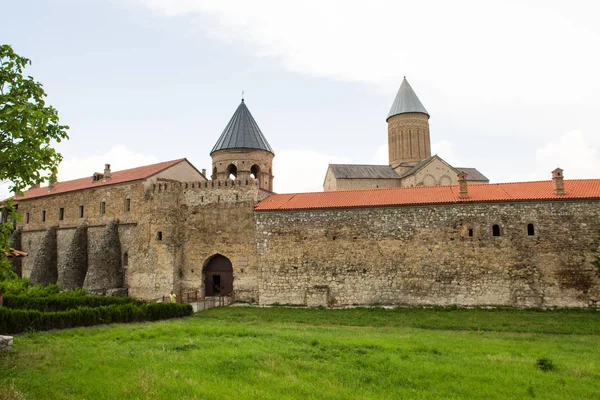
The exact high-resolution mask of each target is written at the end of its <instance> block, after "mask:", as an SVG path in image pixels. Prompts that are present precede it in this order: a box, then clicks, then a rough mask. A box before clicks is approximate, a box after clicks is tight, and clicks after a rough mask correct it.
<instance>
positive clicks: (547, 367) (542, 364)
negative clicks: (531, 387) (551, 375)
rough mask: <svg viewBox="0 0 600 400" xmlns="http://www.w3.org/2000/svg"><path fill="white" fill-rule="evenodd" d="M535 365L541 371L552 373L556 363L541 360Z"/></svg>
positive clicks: (546, 359)
mask: <svg viewBox="0 0 600 400" xmlns="http://www.w3.org/2000/svg"><path fill="white" fill-rule="evenodd" d="M535 365H536V366H537V367H538V369H539V370H540V371H544V372H547V371H552V370H553V369H554V363H553V362H552V360H550V359H548V358H540V359H538V360H537V362H536V363H535Z"/></svg>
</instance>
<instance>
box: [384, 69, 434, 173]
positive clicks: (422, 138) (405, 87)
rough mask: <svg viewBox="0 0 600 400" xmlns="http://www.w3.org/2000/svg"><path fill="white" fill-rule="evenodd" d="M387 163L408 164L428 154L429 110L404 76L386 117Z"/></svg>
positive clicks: (393, 164) (394, 165) (396, 165)
mask: <svg viewBox="0 0 600 400" xmlns="http://www.w3.org/2000/svg"><path fill="white" fill-rule="evenodd" d="M386 122H387V124H388V149H389V165H390V166H391V167H392V168H396V167H398V166H400V165H403V166H411V165H415V164H417V163H418V162H419V161H421V160H424V159H426V158H429V157H431V140H430V138H429V113H428V112H427V110H426V109H425V107H424V106H423V104H422V103H421V101H420V100H419V98H418V97H417V95H416V93H415V92H414V90H413V89H412V87H411V86H410V84H409V83H408V81H407V80H406V77H404V80H403V81H402V85H400V89H399V90H398V94H396V98H395V99H394V103H393V104H392V108H391V109H390V112H389V114H388V117H387V119H386Z"/></svg>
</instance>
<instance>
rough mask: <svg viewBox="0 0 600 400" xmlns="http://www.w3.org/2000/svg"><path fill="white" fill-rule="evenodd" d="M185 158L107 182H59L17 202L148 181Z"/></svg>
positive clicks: (116, 174)
mask: <svg viewBox="0 0 600 400" xmlns="http://www.w3.org/2000/svg"><path fill="white" fill-rule="evenodd" d="M184 160H185V158H180V159H178V160H173V161H165V162H161V163H158V164H152V165H145V166H143V167H137V168H131V169H125V170H123V171H114V172H112V177H111V178H110V179H109V180H107V181H106V182H105V181H104V180H100V181H97V182H94V181H93V180H92V176H91V175H90V176H88V177H87V178H80V179H75V180H72V181H65V182H57V183H55V184H54V190H52V191H51V192H48V187H40V188H33V189H29V190H28V191H26V192H24V193H23V196H22V197H20V196H17V197H16V198H15V200H17V201H18V200H28V199H33V198H37V197H43V196H49V195H54V194H58V193H66V192H72V191H74V190H82V189H90V188H95V187H100V186H107V185H114V184H117V183H123V182H131V181H137V180H140V179H147V178H149V177H151V176H152V175H155V174H157V173H159V172H162V171H164V170H165V169H167V168H169V167H172V166H173V165H176V164H179V163H180V162H182V161H184Z"/></svg>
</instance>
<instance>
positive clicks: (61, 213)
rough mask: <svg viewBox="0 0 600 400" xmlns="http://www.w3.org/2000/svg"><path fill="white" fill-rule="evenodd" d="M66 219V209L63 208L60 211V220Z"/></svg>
mask: <svg viewBox="0 0 600 400" xmlns="http://www.w3.org/2000/svg"><path fill="white" fill-rule="evenodd" d="M64 219H65V209H64V208H63V207H61V208H59V209H58V220H59V221H62V220H64Z"/></svg>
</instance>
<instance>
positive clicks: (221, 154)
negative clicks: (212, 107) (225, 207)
mask: <svg viewBox="0 0 600 400" xmlns="http://www.w3.org/2000/svg"><path fill="white" fill-rule="evenodd" d="M210 156H211V157H212V179H213V180H219V181H227V180H229V179H231V180H234V181H242V182H245V181H249V180H251V179H254V180H256V184H257V185H258V187H260V188H261V189H264V190H268V191H270V192H272V191H273V157H275V153H273V149H272V148H271V146H270V145H269V143H268V142H267V139H266V138H265V136H264V135H263V133H262V132H261V130H260V128H259V127H258V124H257V123H256V121H255V120H254V118H253V117H252V114H250V110H248V107H247V106H246V103H245V102H244V99H242V102H241V103H240V105H239V106H238V108H237V110H235V113H234V114H233V116H232V117H231V120H229V123H228V124H227V126H226V127H225V130H224V131H223V133H222V134H221V136H220V137H219V140H217V143H216V144H215V146H214V147H213V149H212V150H211V152H210Z"/></svg>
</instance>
